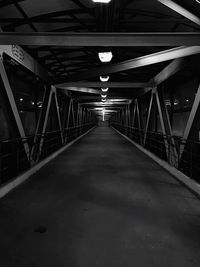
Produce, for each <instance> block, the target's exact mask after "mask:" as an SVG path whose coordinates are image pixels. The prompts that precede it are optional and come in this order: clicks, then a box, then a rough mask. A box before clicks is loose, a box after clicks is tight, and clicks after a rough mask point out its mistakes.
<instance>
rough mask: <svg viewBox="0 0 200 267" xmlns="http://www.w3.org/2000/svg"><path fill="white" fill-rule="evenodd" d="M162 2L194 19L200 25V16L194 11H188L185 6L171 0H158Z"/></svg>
mask: <svg viewBox="0 0 200 267" xmlns="http://www.w3.org/2000/svg"><path fill="white" fill-rule="evenodd" d="M158 2H160V3H161V4H163V5H165V6H167V7H169V8H170V9H172V10H174V11H175V12H177V13H179V14H180V15H182V16H184V17H185V18H187V19H189V20H191V21H193V22H194V23H195V24H197V25H199V26H200V18H199V17H197V16H196V15H194V14H193V13H192V12H190V11H188V10H187V9H185V8H184V7H182V6H180V5H179V4H177V3H175V2H174V1H171V0H158Z"/></svg>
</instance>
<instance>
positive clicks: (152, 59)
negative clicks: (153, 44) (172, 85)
mask: <svg viewBox="0 0 200 267" xmlns="http://www.w3.org/2000/svg"><path fill="white" fill-rule="evenodd" d="M198 53H200V46H190V47H185V46H181V47H178V48H173V49H169V50H164V51H161V52H158V53H154V54H150V55H147V56H143V57H138V58H134V59H131V60H127V61H123V62H120V63H116V64H110V65H106V66H101V67H98V68H93V69H91V70H88V71H86V72H81V73H79V74H75V75H71V76H68V78H67V79H68V80H69V81H81V80H86V79H89V78H92V77H96V76H100V75H107V74H110V73H116V72H121V71H126V70H129V69H136V68H139V67H144V66H149V65H152V64H156V63H160V62H164V61H168V60H172V59H176V58H181V57H186V56H191V55H194V54H198Z"/></svg>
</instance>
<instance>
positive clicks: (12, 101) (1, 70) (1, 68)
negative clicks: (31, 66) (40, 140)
mask: <svg viewBox="0 0 200 267" xmlns="http://www.w3.org/2000/svg"><path fill="white" fill-rule="evenodd" d="M0 75H1V79H2V81H3V85H4V88H5V93H6V96H7V98H8V101H9V105H10V107H11V110H12V115H13V117H14V119H15V123H16V126H17V129H18V132H19V135H20V137H21V138H22V140H23V141H22V143H23V147H24V151H25V153H26V157H27V159H28V161H29V157H30V149H29V145H28V143H27V140H26V134H25V131H24V127H23V124H22V121H21V118H20V115H19V112H18V109H17V105H16V103H15V98H14V95H13V92H12V89H11V86H10V82H9V80H8V77H7V74H6V70H5V67H4V65H3V61H2V59H0Z"/></svg>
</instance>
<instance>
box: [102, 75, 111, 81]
mask: <svg viewBox="0 0 200 267" xmlns="http://www.w3.org/2000/svg"><path fill="white" fill-rule="evenodd" d="M109 79H110V77H109V76H100V81H101V82H108V81H109Z"/></svg>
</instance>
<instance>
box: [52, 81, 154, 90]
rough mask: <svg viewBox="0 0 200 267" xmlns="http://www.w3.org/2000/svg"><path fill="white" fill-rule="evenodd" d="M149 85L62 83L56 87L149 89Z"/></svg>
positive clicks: (134, 83)
mask: <svg viewBox="0 0 200 267" xmlns="http://www.w3.org/2000/svg"><path fill="white" fill-rule="evenodd" d="M148 85H149V84H148V83H141V82H133V83H131V82H130V83H129V82H125V83H123V82H71V83H70V82H68V83H61V84H56V85H55V87H58V88H62V89H64V88H65V87H66V88H68V87H75V88H79V87H93V88H94V87H98V88H100V87H101V88H144V87H147V86H148Z"/></svg>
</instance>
